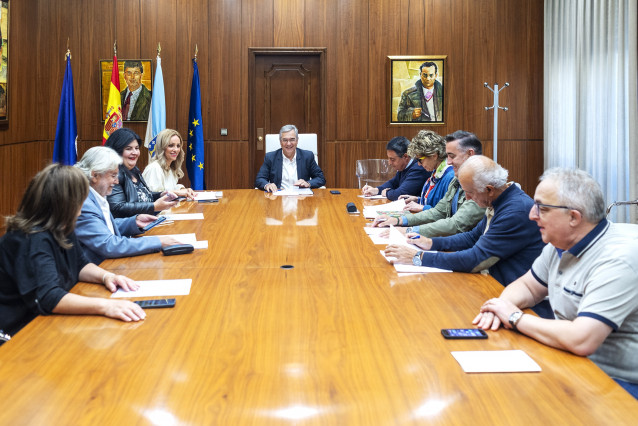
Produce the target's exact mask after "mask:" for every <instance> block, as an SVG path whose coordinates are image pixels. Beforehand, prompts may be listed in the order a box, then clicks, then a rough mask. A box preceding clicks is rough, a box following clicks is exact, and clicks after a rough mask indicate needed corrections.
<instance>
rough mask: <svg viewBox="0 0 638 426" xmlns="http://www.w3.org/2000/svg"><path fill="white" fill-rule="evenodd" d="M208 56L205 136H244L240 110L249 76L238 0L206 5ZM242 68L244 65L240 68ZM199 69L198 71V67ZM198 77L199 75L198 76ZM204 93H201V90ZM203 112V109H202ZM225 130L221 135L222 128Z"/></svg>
mask: <svg viewBox="0 0 638 426" xmlns="http://www.w3.org/2000/svg"><path fill="white" fill-rule="evenodd" d="M209 8H210V10H209V21H210V22H211V23H212V25H211V26H210V31H209V34H208V44H209V46H210V48H209V51H210V52H209V53H210V54H209V56H208V58H209V59H208V69H207V70H206V74H205V76H206V78H207V80H208V81H207V87H208V89H207V91H206V93H207V97H210V99H209V100H208V102H207V104H208V110H207V111H208V114H207V115H208V119H209V121H210V125H207V126H206V129H207V130H208V133H207V135H206V138H207V139H211V140H220V141H227V140H242V139H246V138H247V135H246V130H247V123H248V120H247V118H246V114H245V113H242V111H247V109H246V110H243V109H242V106H246V101H245V98H246V93H247V91H245V90H243V83H244V82H245V81H246V77H245V76H246V75H248V72H247V67H246V64H247V62H246V59H247V55H248V49H243V50H242V32H241V20H242V13H241V2H215V3H212V4H210V6H209ZM242 67H243V68H242ZM200 72H201V70H200ZM200 77H201V76H200ZM202 93H204V92H202ZM202 113H203V111H202ZM222 128H225V129H227V130H228V135H227V136H221V129H222Z"/></svg>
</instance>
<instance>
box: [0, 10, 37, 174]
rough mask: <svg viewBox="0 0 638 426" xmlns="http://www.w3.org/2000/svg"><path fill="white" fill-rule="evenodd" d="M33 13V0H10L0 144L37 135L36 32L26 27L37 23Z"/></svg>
mask: <svg viewBox="0 0 638 426" xmlns="http://www.w3.org/2000/svg"><path fill="white" fill-rule="evenodd" d="M37 13H38V12H37V8H36V0H25V1H17V2H11V6H10V7H9V14H10V16H9V21H10V24H9V26H10V34H9V43H10V46H9V47H10V50H11V52H16V53H13V54H11V55H9V65H8V66H9V69H8V75H7V77H8V82H9V93H8V101H9V112H8V113H9V126H8V128H7V129H6V130H0V145H3V144H12V143H15V142H17V141H24V140H35V139H37V128H36V126H35V125H34V121H35V119H36V118H35V115H34V109H35V108H36V106H37V105H38V99H39V94H38V92H37V86H36V84H34V82H35V81H36V75H37V74H36V67H35V66H34V62H35V61H36V60H37V59H38V54H39V52H38V51H37V50H36V49H37V47H36V39H37V37H38V34H37V32H36V31H32V30H29V31H27V30H26V29H33V28H34V27H35V28H37V27H38V26H37V22H38V20H37ZM22 29H25V31H22ZM20 52H24V53H25V54H19V53H20ZM4 165H5V164H4V161H3V166H4Z"/></svg>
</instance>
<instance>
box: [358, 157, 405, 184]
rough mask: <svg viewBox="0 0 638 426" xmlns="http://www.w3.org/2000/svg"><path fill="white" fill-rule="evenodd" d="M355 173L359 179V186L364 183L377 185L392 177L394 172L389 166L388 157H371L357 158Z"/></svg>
mask: <svg viewBox="0 0 638 426" xmlns="http://www.w3.org/2000/svg"><path fill="white" fill-rule="evenodd" d="M356 174H357V178H358V179H359V188H363V186H364V185H370V186H379V185H381V184H383V183H385V182H387V181H388V180H390V179H392V178H393V177H394V175H395V174H396V172H395V170H394V169H393V168H392V167H391V166H390V162H389V161H388V159H386V158H384V159H381V158H372V159H368V160H357V164H356Z"/></svg>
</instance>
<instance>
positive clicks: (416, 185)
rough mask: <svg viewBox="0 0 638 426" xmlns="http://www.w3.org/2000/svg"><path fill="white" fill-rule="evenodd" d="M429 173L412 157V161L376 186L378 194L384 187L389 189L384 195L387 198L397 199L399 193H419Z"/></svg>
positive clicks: (417, 194) (418, 194)
mask: <svg viewBox="0 0 638 426" xmlns="http://www.w3.org/2000/svg"><path fill="white" fill-rule="evenodd" d="M430 175H431V173H430V172H428V171H426V170H425V169H424V168H423V167H421V166H420V165H419V163H418V162H417V161H416V160H415V159H413V160H412V162H411V163H410V164H409V165H408V166H407V167H406V168H405V169H403V170H401V171H400V172H397V174H396V175H394V177H393V178H392V179H390V180H389V181H387V182H386V183H384V184H383V185H381V186H378V187H377V188H378V189H379V194H381V191H383V190H384V189H386V188H389V190H388V191H387V192H386V194H385V196H386V197H387V198H388V200H392V201H394V200H397V199H398V198H399V195H403V194H407V195H416V196H417V197H418V196H420V195H421V189H422V188H423V184H424V183H425V181H426V180H427V179H428V178H429V177H430Z"/></svg>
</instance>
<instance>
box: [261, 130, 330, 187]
mask: <svg viewBox="0 0 638 426" xmlns="http://www.w3.org/2000/svg"><path fill="white" fill-rule="evenodd" d="M279 143H280V144H281V148H280V149H278V150H276V151H272V152H269V153H267V154H266V156H265V157H264V164H262V166H261V168H260V169H259V172H258V173H257V177H256V178H255V187H256V188H259V189H262V190H264V191H267V192H275V191H277V190H279V189H280V188H281V189H290V188H293V187H299V188H319V187H321V186H324V185H325V184H326V178H324V176H323V171H321V168H320V167H319V165H318V164H317V162H316V161H315V155H314V154H313V153H312V151H307V150H305V149H300V148H297V144H298V143H299V131H298V130H297V127H295V126H294V125H292V124H286V125H285V126H283V127H282V128H281V130H279Z"/></svg>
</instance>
